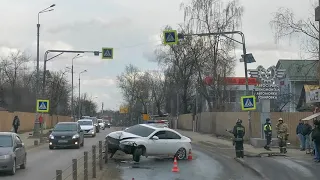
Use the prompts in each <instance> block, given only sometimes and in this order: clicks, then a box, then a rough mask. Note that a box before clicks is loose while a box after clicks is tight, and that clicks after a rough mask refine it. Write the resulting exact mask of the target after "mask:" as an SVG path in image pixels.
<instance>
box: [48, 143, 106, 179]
mask: <svg viewBox="0 0 320 180" xmlns="http://www.w3.org/2000/svg"><path fill="white" fill-rule="evenodd" d="M107 163H108V144H107V142H106V141H104V144H103V141H99V142H98V144H97V145H93V146H92V148H91V152H88V151H85V152H84V153H83V156H81V157H79V158H76V159H72V163H71V165H70V166H68V167H67V168H66V169H64V170H61V169H58V170H56V176H55V177H54V178H52V180H69V179H70V180H78V179H79V180H80V179H81V180H82V179H83V180H88V179H89V177H90V179H93V178H97V167H98V170H100V171H102V170H103V169H104V165H106V164H107Z"/></svg>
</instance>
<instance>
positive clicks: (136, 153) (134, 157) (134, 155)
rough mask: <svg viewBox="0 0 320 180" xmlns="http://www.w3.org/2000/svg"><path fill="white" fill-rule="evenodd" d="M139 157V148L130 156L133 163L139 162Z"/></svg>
mask: <svg viewBox="0 0 320 180" xmlns="http://www.w3.org/2000/svg"><path fill="white" fill-rule="evenodd" d="M141 155H142V148H140V147H138V148H136V150H135V151H134V152H133V155H132V158H133V161H135V162H139V161H140V157H141Z"/></svg>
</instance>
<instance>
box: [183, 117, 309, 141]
mask: <svg viewBox="0 0 320 180" xmlns="http://www.w3.org/2000/svg"><path fill="white" fill-rule="evenodd" d="M311 114H312V112H293V113H289V112H271V121H272V125H273V136H274V137H276V130H275V125H276V123H277V121H278V119H279V118H280V117H281V118H282V119H283V120H284V122H285V123H287V124H288V126H289V133H290V135H289V142H290V143H292V144H293V145H297V144H298V143H299V140H298V138H297V136H296V126H297V124H298V121H299V120H300V119H302V118H305V117H307V116H310V115H311ZM251 116H252V117H251V122H252V136H253V137H254V138H259V137H260V134H261V124H260V113H259V112H252V113H251ZM237 118H240V119H242V120H243V125H244V126H245V127H246V130H247V133H246V136H245V138H246V139H248V135H249V133H248V129H249V127H248V113H247V112H203V113H200V114H197V115H196V116H195V131H197V132H201V133H209V134H216V135H220V136H230V137H231V135H230V134H229V133H228V132H226V129H232V128H233V126H234V125H235V123H236V120H237ZM192 124H193V123H192V115H191V114H183V115H180V116H179V118H178V124H177V128H178V129H183V130H192V128H193V127H192Z"/></svg>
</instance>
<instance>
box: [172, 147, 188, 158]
mask: <svg viewBox="0 0 320 180" xmlns="http://www.w3.org/2000/svg"><path fill="white" fill-rule="evenodd" d="M175 157H176V158H177V160H182V159H186V157H187V150H186V149H185V148H180V149H178V151H177V152H176V155H175Z"/></svg>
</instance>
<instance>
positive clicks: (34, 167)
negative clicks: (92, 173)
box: [0, 128, 113, 180]
mask: <svg viewBox="0 0 320 180" xmlns="http://www.w3.org/2000/svg"><path fill="white" fill-rule="evenodd" d="M112 130H113V129H112V128H111V129H108V128H107V129H105V130H101V131H100V133H97V136H96V137H94V138H90V137H89V138H85V141H84V147H81V148H80V149H54V150H49V147H48V145H43V146H40V147H37V148H34V149H31V150H30V151H28V155H27V168H26V169H17V172H16V174H15V175H14V176H10V175H5V174H0V178H1V180H27V179H28V180H52V179H54V178H55V173H56V172H55V171H56V169H61V170H64V169H66V168H67V167H69V166H70V165H71V163H72V159H73V158H78V157H81V156H83V152H84V151H89V152H90V151H91V147H92V145H97V144H98V141H99V140H104V138H105V136H106V134H107V133H110V132H111V131H112Z"/></svg>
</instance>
